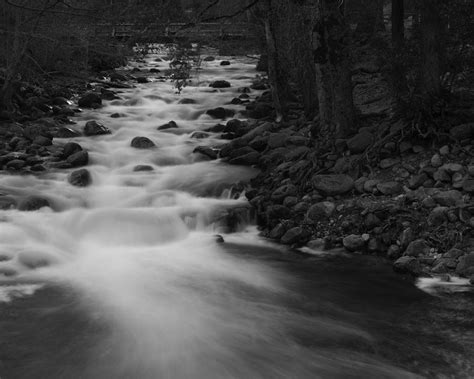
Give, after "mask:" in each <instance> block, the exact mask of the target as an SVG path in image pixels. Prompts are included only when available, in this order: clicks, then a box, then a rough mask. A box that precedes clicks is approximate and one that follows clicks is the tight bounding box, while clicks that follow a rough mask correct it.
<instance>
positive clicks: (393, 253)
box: [387, 245, 402, 260]
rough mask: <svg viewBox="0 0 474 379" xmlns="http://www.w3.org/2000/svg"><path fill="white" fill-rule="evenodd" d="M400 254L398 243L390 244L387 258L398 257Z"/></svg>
mask: <svg viewBox="0 0 474 379" xmlns="http://www.w3.org/2000/svg"><path fill="white" fill-rule="evenodd" d="M401 255H402V251H401V249H400V247H399V246H398V245H390V247H389V248H388V250H387V258H388V259H392V260H394V259H398V258H400V256H401Z"/></svg>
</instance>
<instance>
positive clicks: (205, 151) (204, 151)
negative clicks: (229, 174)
mask: <svg viewBox="0 0 474 379" xmlns="http://www.w3.org/2000/svg"><path fill="white" fill-rule="evenodd" d="M193 153H199V154H201V155H204V156H205V157H208V158H209V159H211V160H213V159H217V152H216V150H214V149H213V148H212V147H209V146H198V147H196V148H195V149H194V150H193Z"/></svg>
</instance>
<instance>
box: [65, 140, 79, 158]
mask: <svg viewBox="0 0 474 379" xmlns="http://www.w3.org/2000/svg"><path fill="white" fill-rule="evenodd" d="M78 151H82V146H81V145H79V144H78V143H76V142H68V143H66V144H65V145H64V146H63V154H62V155H63V157H64V158H67V157H69V156H71V155H72V154H74V153H77V152H78Z"/></svg>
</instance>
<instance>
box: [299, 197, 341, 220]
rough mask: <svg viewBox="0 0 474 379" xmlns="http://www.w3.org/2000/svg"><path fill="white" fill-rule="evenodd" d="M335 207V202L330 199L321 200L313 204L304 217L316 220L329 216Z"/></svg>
mask: <svg viewBox="0 0 474 379" xmlns="http://www.w3.org/2000/svg"><path fill="white" fill-rule="evenodd" d="M335 209H336V204H334V203H333V202H331V201H322V202H320V203H316V204H313V205H312V206H311V207H310V208H309V209H308V212H307V213H306V218H307V219H308V220H311V221H313V222H318V221H321V220H324V219H326V218H328V217H330V216H331V215H332V214H333V212H334V211H335Z"/></svg>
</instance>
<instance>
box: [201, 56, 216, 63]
mask: <svg viewBox="0 0 474 379" xmlns="http://www.w3.org/2000/svg"><path fill="white" fill-rule="evenodd" d="M215 60H216V58H214V57H213V56H207V57H205V58H204V59H203V61H204V62H212V61H215Z"/></svg>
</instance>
